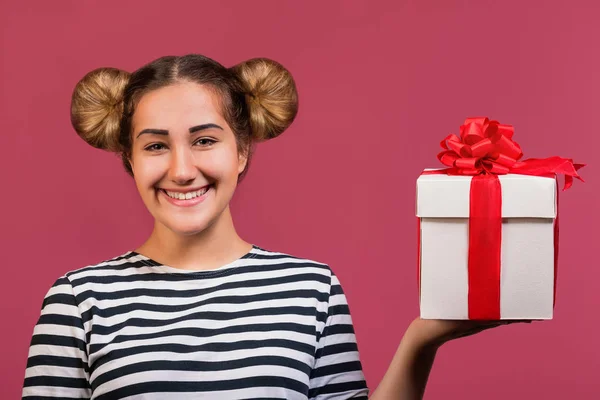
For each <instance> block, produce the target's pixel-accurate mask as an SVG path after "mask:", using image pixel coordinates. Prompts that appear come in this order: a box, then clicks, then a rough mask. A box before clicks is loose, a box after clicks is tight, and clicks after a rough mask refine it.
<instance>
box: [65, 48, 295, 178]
mask: <svg viewBox="0 0 600 400" xmlns="http://www.w3.org/2000/svg"><path fill="white" fill-rule="evenodd" d="M186 81H187V82H194V83H198V84H200V85H206V86H207V87H210V88H211V89H213V90H214V91H215V93H217V94H218V95H219V100H220V106H221V111H222V113H223V117H224V118H225V120H226V121H227V123H228V124H229V126H230V127H231V129H232V131H233V133H234V134H235V137H236V141H237V145H238V151H240V152H241V153H242V154H245V155H247V157H248V163H247V164H246V169H244V171H243V172H242V173H241V174H240V177H239V179H241V178H242V177H243V176H244V175H245V173H246V171H247V169H248V165H249V163H250V158H251V156H252V148H253V147H252V145H253V143H255V142H260V141H264V140H268V139H272V138H275V137H277V136H279V135H280V134H281V133H282V132H283V131H284V130H285V129H286V128H287V127H288V126H289V125H290V124H291V123H292V122H293V120H294V118H295V116H296V113H297V112H298V94H297V91H296V85H295V83H294V79H293V78H292V75H291V74H290V73H289V72H288V71H287V70H286V69H285V68H284V67H283V66H282V65H281V64H279V63H277V62H275V61H273V60H269V59H266V58H255V59H251V60H248V61H245V62H242V63H240V64H238V65H235V66H233V67H231V68H225V67H224V66H222V65H221V64H219V63H218V62H216V61H214V60H212V59H210V58H208V57H205V56H202V55H199V54H188V55H185V56H179V57H176V56H165V57H161V58H159V59H157V60H155V61H152V62H151V63H149V64H146V65H144V66H143V67H141V68H140V69H138V70H137V71H135V72H133V73H131V74H129V73H128V72H126V71H122V70H119V69H116V68H99V69H95V70H93V71H91V72H89V73H88V74H87V75H85V76H84V77H83V78H82V79H81V80H80V81H79V82H78V83H77V85H76V86H75V90H74V91H73V97H72V101H71V123H72V124H73V127H74V128H75V131H77V133H78V134H79V136H80V137H81V138H83V139H84V140H85V141H86V142H88V143H89V144H90V145H92V146H94V147H96V148H100V149H103V150H108V151H112V152H116V153H119V154H120V155H121V158H122V160H123V164H124V166H125V169H126V170H127V172H128V173H129V174H130V175H133V172H132V169H131V165H130V164H129V158H130V156H131V144H132V143H131V133H132V132H131V122H132V118H133V114H134V112H135V108H136V106H137V104H138V102H139V101H140V99H141V97H142V96H143V95H144V94H146V93H148V92H150V91H152V90H155V89H158V88H161V87H164V86H168V85H171V84H174V83H176V82H186Z"/></svg>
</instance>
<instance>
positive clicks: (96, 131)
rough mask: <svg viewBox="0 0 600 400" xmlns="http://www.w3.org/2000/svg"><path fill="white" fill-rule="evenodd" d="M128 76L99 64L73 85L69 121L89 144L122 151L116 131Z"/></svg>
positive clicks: (118, 128) (118, 125) (118, 126)
mask: <svg viewBox="0 0 600 400" xmlns="http://www.w3.org/2000/svg"><path fill="white" fill-rule="evenodd" d="M129 77H130V74H129V72H126V71H122V70H120V69H116V68H98V69H95V70H93V71H91V72H89V73H88V74H87V75H85V76H84V77H83V78H82V79H81V80H80V81H79V82H78V83H77V85H76V86H75V89H74V91H73V96H72V98H71V124H72V125H73V128H75V131H76V132H77V134H79V136H80V137H81V138H82V139H83V140H85V141H86V142H87V143H89V144H90V145H92V146H94V147H96V148H99V149H103V150H108V151H114V152H119V151H121V148H120V145H119V131H120V124H121V117H122V114H123V95H124V92H125V86H127V83H128V82H129Z"/></svg>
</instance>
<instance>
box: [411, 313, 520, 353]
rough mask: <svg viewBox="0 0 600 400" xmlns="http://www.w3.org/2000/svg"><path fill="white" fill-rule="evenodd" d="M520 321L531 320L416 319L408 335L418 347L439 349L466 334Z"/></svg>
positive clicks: (469, 334)
mask: <svg viewBox="0 0 600 400" xmlns="http://www.w3.org/2000/svg"><path fill="white" fill-rule="evenodd" d="M519 322H521V323H522V322H525V323H528V322H531V321H523V320H503V321H471V320H437V319H421V318H417V319H415V320H414V321H413V322H412V323H411V324H410V326H409V327H408V330H407V331H406V335H408V338H407V339H409V340H410V341H411V342H412V344H413V346H416V347H417V348H422V349H427V348H432V349H437V348H439V347H440V346H441V345H442V344H444V343H446V342H448V341H450V340H453V339H458V338H461V337H465V336H471V335H474V334H476V333H479V332H481V331H485V330H488V329H491V328H495V327H498V326H502V325H508V324H513V323H519Z"/></svg>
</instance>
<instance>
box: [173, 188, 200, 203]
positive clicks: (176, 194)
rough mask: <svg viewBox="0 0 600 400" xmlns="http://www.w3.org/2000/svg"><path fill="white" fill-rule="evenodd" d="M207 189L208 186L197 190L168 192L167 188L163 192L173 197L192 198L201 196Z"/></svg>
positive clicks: (179, 198)
mask: <svg viewBox="0 0 600 400" xmlns="http://www.w3.org/2000/svg"><path fill="white" fill-rule="evenodd" d="M207 191H208V187H205V188H203V189H200V190H197V191H195V192H187V193H180V192H169V191H168V190H165V193H166V194H167V196H169V197H172V198H174V199H178V200H190V199H193V198H194V197H198V196H202V195H203V194H204V193H206V192H207Z"/></svg>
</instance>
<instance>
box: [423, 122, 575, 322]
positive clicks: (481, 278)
mask: <svg viewBox="0 0 600 400" xmlns="http://www.w3.org/2000/svg"><path fill="white" fill-rule="evenodd" d="M513 134H514V128H513V127H512V126H511V125H505V124H500V123H499V122H497V121H490V120H489V119H488V118H485V117H480V118H467V119H466V120H465V123H464V124H463V125H462V126H461V127H460V137H459V136H457V135H455V134H451V135H448V136H447V137H446V138H445V139H444V140H443V141H442V142H441V146H442V148H443V149H444V151H442V152H441V153H439V154H438V159H439V160H440V161H441V162H442V164H444V165H446V166H447V167H449V168H446V169H443V170H436V171H425V172H423V174H447V175H470V176H473V179H472V180H471V188H470V208H469V255H468V270H469V272H468V274H469V295H468V296H469V297H468V301H469V319H478V320H497V319H500V262H501V243H502V215H501V213H502V188H501V186H500V181H499V179H498V175H503V174H508V173H511V174H523V175H532V176H556V175H557V174H562V175H564V176H565V184H564V188H563V190H567V189H568V188H570V187H571V186H572V184H573V178H577V179H579V180H581V181H582V182H583V179H582V178H581V177H580V176H579V175H578V174H577V170H579V169H580V168H582V167H584V166H585V164H574V163H573V160H571V159H568V158H561V157H549V158H545V159H535V158H531V159H527V160H523V161H519V160H520V159H521V157H523V152H522V151H521V147H520V146H519V145H518V144H517V143H516V142H515V141H513V140H512V137H513ZM557 206H558V191H557ZM419 236H420V232H419ZM419 247H420V244H419ZM419 270H420V260H419ZM557 271H558V212H557V215H556V219H555V224H554V299H556V275H557ZM418 279H420V278H419V275H418Z"/></svg>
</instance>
